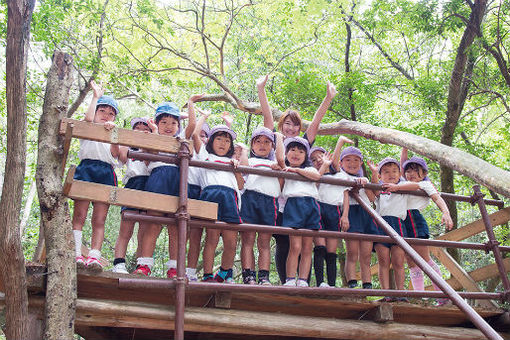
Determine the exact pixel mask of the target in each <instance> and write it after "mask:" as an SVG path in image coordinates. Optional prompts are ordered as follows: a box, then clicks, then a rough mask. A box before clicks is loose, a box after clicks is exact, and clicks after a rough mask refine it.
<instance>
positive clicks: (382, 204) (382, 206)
mask: <svg viewBox="0 0 510 340" xmlns="http://www.w3.org/2000/svg"><path fill="white" fill-rule="evenodd" d="M409 197H410V195H404V194H396V193H394V192H387V191H383V192H381V193H380V194H379V197H377V198H376V199H375V206H376V210H377V212H378V213H379V215H381V216H394V217H398V218H400V219H402V220H405V218H406V216H407V210H408V208H407V199H408V198H409Z"/></svg>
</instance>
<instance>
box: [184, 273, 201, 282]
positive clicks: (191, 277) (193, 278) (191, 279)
mask: <svg viewBox="0 0 510 340" xmlns="http://www.w3.org/2000/svg"><path fill="white" fill-rule="evenodd" d="M186 278H187V279H188V282H198V276H197V274H186Z"/></svg>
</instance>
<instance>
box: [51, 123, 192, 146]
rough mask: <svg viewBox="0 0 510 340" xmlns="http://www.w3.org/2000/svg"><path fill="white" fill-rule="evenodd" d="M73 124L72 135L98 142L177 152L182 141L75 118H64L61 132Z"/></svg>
mask: <svg viewBox="0 0 510 340" xmlns="http://www.w3.org/2000/svg"><path fill="white" fill-rule="evenodd" d="M68 124H73V129H72V136H73V137H75V138H81V139H89V140H93V141H97V142H104V143H111V144H119V145H126V146H131V147H135V148H140V149H144V150H152V151H162V152H168V153H173V154H176V153H177V152H178V151H179V147H180V146H181V142H180V141H179V139H178V138H175V137H170V136H164V135H158V134H146V133H144V132H141V131H135V130H128V129H121V128H118V127H115V128H113V129H112V130H110V131H108V130H106V129H105V128H104V126H103V125H102V124H96V123H91V122H85V121H82V120H75V119H68V118H64V119H62V121H61V123H60V134H63V135H64V134H65V133H66V129H67V125H68ZM188 142H189V143H190V150H193V147H192V146H193V143H192V141H191V140H188Z"/></svg>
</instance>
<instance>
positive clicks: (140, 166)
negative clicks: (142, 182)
mask: <svg viewBox="0 0 510 340" xmlns="http://www.w3.org/2000/svg"><path fill="white" fill-rule="evenodd" d="M136 176H149V169H148V168H147V165H146V164H145V161H140V160H137V159H132V158H128V159H127V161H126V174H125V175H124V179H123V180H122V182H124V183H127V182H128V181H129V180H130V179H131V178H133V177H136Z"/></svg>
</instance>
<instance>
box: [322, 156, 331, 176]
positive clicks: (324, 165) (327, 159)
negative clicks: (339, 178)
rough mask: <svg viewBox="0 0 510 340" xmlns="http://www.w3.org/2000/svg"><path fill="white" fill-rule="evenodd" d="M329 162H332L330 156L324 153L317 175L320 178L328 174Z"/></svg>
mask: <svg viewBox="0 0 510 340" xmlns="http://www.w3.org/2000/svg"><path fill="white" fill-rule="evenodd" d="M331 160H332V156H331V154H329V153H325V154H323V155H322V165H321V167H320V168H319V174H320V175H321V176H322V175H324V174H325V173H327V172H328V170H329V167H330V166H331Z"/></svg>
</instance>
